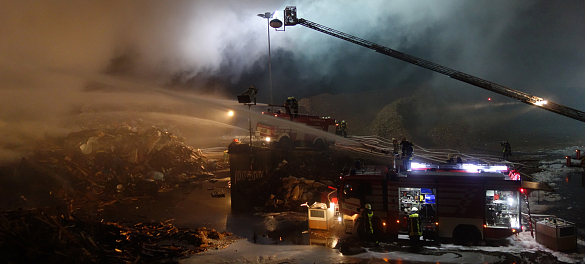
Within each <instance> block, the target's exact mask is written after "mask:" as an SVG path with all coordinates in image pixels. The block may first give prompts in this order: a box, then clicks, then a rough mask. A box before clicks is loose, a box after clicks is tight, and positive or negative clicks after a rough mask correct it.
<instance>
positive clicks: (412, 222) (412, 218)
mask: <svg viewBox="0 0 585 264" xmlns="http://www.w3.org/2000/svg"><path fill="white" fill-rule="evenodd" d="M408 234H409V235H411V236H422V232H421V230H420V218H419V217H418V214H417V213H414V214H411V215H409V216H408Z"/></svg>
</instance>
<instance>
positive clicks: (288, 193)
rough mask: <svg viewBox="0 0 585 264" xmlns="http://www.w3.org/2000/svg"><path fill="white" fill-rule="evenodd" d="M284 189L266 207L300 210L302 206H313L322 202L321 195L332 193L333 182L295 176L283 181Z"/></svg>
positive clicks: (271, 196) (281, 188)
mask: <svg viewBox="0 0 585 264" xmlns="http://www.w3.org/2000/svg"><path fill="white" fill-rule="evenodd" d="M281 181H282V187H280V188H279V191H278V193H279V195H278V196H277V195H274V194H272V195H270V198H269V199H268V200H267V201H266V203H265V206H266V207H269V208H274V209H290V208H300V207H299V206H300V205H301V204H312V203H313V202H314V201H321V196H320V195H321V193H324V192H331V191H333V190H331V189H329V186H333V182H331V181H329V180H319V181H316V180H308V179H305V178H302V177H301V178H296V177H293V176H289V177H285V178H282V179H281Z"/></svg>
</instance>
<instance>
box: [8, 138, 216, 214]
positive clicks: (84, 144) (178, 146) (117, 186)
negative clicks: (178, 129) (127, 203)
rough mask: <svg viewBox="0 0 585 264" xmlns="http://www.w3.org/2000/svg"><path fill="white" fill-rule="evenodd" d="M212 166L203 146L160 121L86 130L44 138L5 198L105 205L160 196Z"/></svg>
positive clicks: (29, 204) (19, 201) (15, 201)
mask: <svg viewBox="0 0 585 264" xmlns="http://www.w3.org/2000/svg"><path fill="white" fill-rule="evenodd" d="M213 165H216V164H213ZM211 167H213V166H212V164H210V161H209V160H208V159H207V157H205V156H204V155H203V154H202V153H201V151H200V150H198V149H194V148H192V147H189V146H187V145H185V144H184V140H182V139H180V138H178V137H176V136H174V135H173V134H172V133H169V132H165V131H162V130H161V129H158V128H156V127H150V128H147V129H137V128H131V127H129V126H119V127H115V128H109V129H91V130H84V131H80V132H76V133H71V134H69V135H68V136H67V137H66V138H65V139H62V140H61V139H60V140H53V141H50V142H44V143H43V145H42V146H39V150H37V151H36V152H35V153H34V154H33V155H31V156H30V157H27V158H23V159H22V161H21V162H20V164H18V165H16V168H15V169H14V171H15V172H14V174H13V175H11V179H3V184H2V185H4V186H3V187H4V188H2V189H3V190H4V189H6V190H4V191H6V192H4V195H3V197H2V198H4V200H6V201H10V202H7V203H9V204H14V205H17V206H16V207H15V208H18V207H24V208H32V207H44V206H54V205H55V204H43V203H42V202H45V201H47V200H49V199H53V200H58V201H62V202H64V203H65V204H66V205H67V206H68V207H69V209H70V211H74V210H76V209H77V208H82V207H86V208H87V207H89V208H95V207H102V206H104V205H107V204H111V203H114V202H116V200H119V199H128V198H132V197H133V198H136V197H155V196H157V195H158V193H159V192H164V191H167V190H170V189H172V188H174V187H176V186H178V184H182V183H187V182H192V181H193V179H194V178H196V177H199V176H209V175H211V172H210V171H212V169H211ZM208 168H209V169H208ZM213 169H215V167H214V168H213ZM7 181H8V182H7ZM10 181H12V182H10ZM42 195H45V196H48V197H44V198H42V199H37V200H41V201H39V202H41V204H35V203H33V202H32V201H33V200H35V197H37V198H38V197H41V196H42ZM15 197H17V198H15ZM25 201H26V202H25ZM2 208H4V209H14V208H7V207H6V206H3V207H2Z"/></svg>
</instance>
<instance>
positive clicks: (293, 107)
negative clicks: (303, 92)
mask: <svg viewBox="0 0 585 264" xmlns="http://www.w3.org/2000/svg"><path fill="white" fill-rule="evenodd" d="M290 99H291V105H290V109H291V111H292V112H293V113H294V115H295V116H297V115H299V101H298V100H297V99H295V97H294V96H291V97H290Z"/></svg>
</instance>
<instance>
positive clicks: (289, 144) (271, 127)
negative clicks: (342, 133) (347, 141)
mask: <svg viewBox="0 0 585 264" xmlns="http://www.w3.org/2000/svg"><path fill="white" fill-rule="evenodd" d="M262 114H263V115H272V116H274V118H279V119H281V120H290V121H292V122H275V123H274V124H268V123H271V122H262V121H259V122H258V124H257V125H256V137H257V138H259V140H260V141H261V142H264V144H267V145H269V146H270V145H272V146H277V147H280V148H283V149H292V148H295V147H313V148H316V149H325V148H327V147H328V146H329V145H331V144H335V140H334V139H333V136H328V135H335V133H336V130H337V129H336V123H335V119H331V118H329V117H320V116H311V115H299V114H292V115H291V114H286V113H280V112H278V113H273V112H262ZM275 124H277V125H275ZM306 127H310V128H314V129H317V130H320V131H315V130H313V129H305V128H306ZM321 131H323V133H319V132H321Z"/></svg>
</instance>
